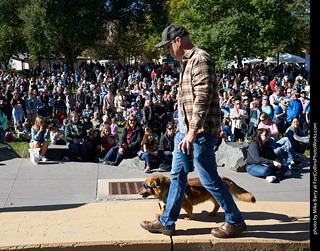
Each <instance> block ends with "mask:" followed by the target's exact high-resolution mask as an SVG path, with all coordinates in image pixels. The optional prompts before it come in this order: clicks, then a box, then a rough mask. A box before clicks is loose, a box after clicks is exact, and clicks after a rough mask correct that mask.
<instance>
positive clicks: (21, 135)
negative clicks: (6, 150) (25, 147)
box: [15, 120, 30, 141]
mask: <svg viewBox="0 0 320 251" xmlns="http://www.w3.org/2000/svg"><path fill="white" fill-rule="evenodd" d="M15 131H16V134H17V137H18V139H20V140H21V141H27V140H28V139H29V136H30V135H29V134H28V130H27V128H25V127H24V126H23V125H22V122H21V121H20V120H18V121H17V124H16V130H15Z"/></svg>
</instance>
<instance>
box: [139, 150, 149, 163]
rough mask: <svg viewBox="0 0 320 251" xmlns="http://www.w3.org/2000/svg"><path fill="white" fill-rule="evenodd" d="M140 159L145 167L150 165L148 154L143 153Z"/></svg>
mask: <svg viewBox="0 0 320 251" xmlns="http://www.w3.org/2000/svg"><path fill="white" fill-rule="evenodd" d="M140 159H142V160H145V161H146V164H147V165H150V153H143V154H141V156H140Z"/></svg>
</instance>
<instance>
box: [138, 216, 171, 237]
mask: <svg viewBox="0 0 320 251" xmlns="http://www.w3.org/2000/svg"><path fill="white" fill-rule="evenodd" d="M140 226H141V227H142V228H143V229H145V230H148V231H149V232H151V233H163V234H164V235H174V234H175V229H174V228H168V227H165V226H163V225H162V223H161V222H160V221H159V220H158V219H156V220H155V221H143V222H141V223H140Z"/></svg>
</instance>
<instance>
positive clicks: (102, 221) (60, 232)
mask: <svg viewBox="0 0 320 251" xmlns="http://www.w3.org/2000/svg"><path fill="white" fill-rule="evenodd" d="M237 205H238V207H239V209H240V211H241V212H242V215H243V217H244V219H245V221H246V224H247V226H248V227H247V231H246V232H244V234H243V236H241V237H238V238H230V239H219V238H215V237H214V236H212V235H211V229H212V228H214V227H218V226H221V225H222V224H223V222H224V212H223V211H222V210H221V209H220V210H219V211H218V213H217V215H216V216H214V217H211V216H208V212H210V211H211V210H212V207H213V204H212V202H205V203H203V204H200V205H197V206H195V207H194V219H193V220H185V219H184V217H186V213H185V212H184V211H183V210H182V211H181V213H180V217H179V219H178V221H177V223H176V235H175V236H173V237H172V238H171V237H170V236H165V235H162V234H152V233H149V232H148V231H146V230H144V229H142V228H141V227H140V222H141V221H144V220H154V219H155V218H154V215H155V213H157V212H159V206H158V203H157V202H156V201H134V202H133V201H130V202H108V203H92V204H75V205H57V206H47V207H46V206H40V207H26V208H3V209H0V222H1V230H0V233H1V234H0V250H3V249H5V250H7V249H8V250H35V249H43V250H55V249H58V248H63V250H113V251H114V250H130V251H134V250H139V251H140V250H148V251H149V250H152V251H157V250H159V251H160V250H175V251H177V250H184V251H185V250H190V251H191V250H192V251H194V250H248V251H250V250H252V251H253V250H291V251H292V250H309V249H310V232H309V231H310V216H309V210H310V205H309V203H308V202H271V201H268V202H257V203H255V204H249V203H245V202H241V201H238V202H237Z"/></svg>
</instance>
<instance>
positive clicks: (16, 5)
mask: <svg viewBox="0 0 320 251" xmlns="http://www.w3.org/2000/svg"><path fill="white" fill-rule="evenodd" d="M23 4H24V1H22V0H7V1H0V61H4V62H5V67H7V64H8V63H9V60H10V58H11V56H13V55H18V54H19V53H23V52H24V51H25V50H26V45H25V39H24V36H23V35H22V29H23V26H22V23H21V19H20V18H19V16H18V13H19V10H20V9H21V7H22V6H23Z"/></svg>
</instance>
